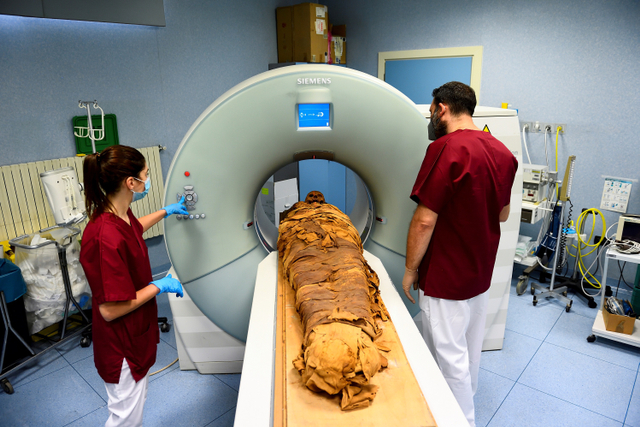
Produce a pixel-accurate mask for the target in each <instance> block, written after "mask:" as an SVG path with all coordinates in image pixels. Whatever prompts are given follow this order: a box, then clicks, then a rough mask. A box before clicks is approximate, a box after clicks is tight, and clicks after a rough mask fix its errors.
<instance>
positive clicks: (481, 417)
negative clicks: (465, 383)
mask: <svg viewBox="0 0 640 427" xmlns="http://www.w3.org/2000/svg"><path fill="white" fill-rule="evenodd" d="M514 384H515V382H514V381H511V380H509V379H507V378H504V377H501V376H500V375H496V374H494V373H492V372H489V371H486V370H484V369H482V368H480V372H479V374H478V390H477V392H476V395H475V397H474V399H473V400H474V404H475V408H476V426H477V427H484V426H486V425H487V423H488V422H489V420H491V418H492V417H493V414H494V413H495V412H496V411H497V410H498V408H499V407H500V405H501V404H502V401H503V400H504V399H505V397H507V395H508V394H509V391H510V390H511V388H513V386H514Z"/></svg>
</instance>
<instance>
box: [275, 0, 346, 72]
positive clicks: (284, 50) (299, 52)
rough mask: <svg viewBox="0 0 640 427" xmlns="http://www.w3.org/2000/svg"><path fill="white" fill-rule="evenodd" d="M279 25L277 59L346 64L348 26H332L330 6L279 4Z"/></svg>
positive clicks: (277, 21)
mask: <svg viewBox="0 0 640 427" xmlns="http://www.w3.org/2000/svg"><path fill="white" fill-rule="evenodd" d="M276 24H277V35H278V62H315V63H328V64H345V63H346V26H345V25H340V26H334V27H331V25H330V24H329V12H328V8H327V6H324V5H321V4H317V3H302V4H298V5H295V6H287V7H279V8H277V9H276ZM333 32H335V37H333Z"/></svg>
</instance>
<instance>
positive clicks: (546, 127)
mask: <svg viewBox="0 0 640 427" xmlns="http://www.w3.org/2000/svg"><path fill="white" fill-rule="evenodd" d="M520 123H521V126H520V127H521V128H522V126H524V124H523V123H530V126H529V132H533V133H544V132H547V133H551V134H554V135H555V134H556V132H557V131H558V128H560V134H564V133H565V132H566V131H567V125H565V124H563V123H548V122H538V121H536V122H520Z"/></svg>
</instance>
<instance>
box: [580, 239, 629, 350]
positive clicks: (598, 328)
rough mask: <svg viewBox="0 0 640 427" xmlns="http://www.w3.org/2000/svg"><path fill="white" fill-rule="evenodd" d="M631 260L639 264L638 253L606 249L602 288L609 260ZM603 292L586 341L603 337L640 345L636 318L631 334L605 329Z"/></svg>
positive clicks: (604, 287)
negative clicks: (590, 332) (590, 333)
mask: <svg viewBox="0 0 640 427" xmlns="http://www.w3.org/2000/svg"><path fill="white" fill-rule="evenodd" d="M610 259H611V260H615V261H624V262H631V263H634V264H640V254H624V253H621V252H618V251H617V250H616V249H615V248H609V249H607V252H606V254H605V257H604V269H603V272H602V289H606V285H607V270H608V268H609V260H610ZM604 294H605V293H604V292H601V297H600V309H599V310H598V314H597V315H596V320H595V321H594V322H593V328H592V329H591V331H592V332H593V334H592V335H590V336H589V337H587V341H589V342H594V341H595V340H596V337H603V338H607V339H610V340H613V341H618V342H621V343H625V344H629V345H633V346H635V347H640V320H638V319H636V321H635V325H634V327H633V333H632V334H631V335H627V334H623V333H621V332H613V331H607V328H606V327H605V324H604V318H603V317H602V310H603V308H604V297H605V295H604Z"/></svg>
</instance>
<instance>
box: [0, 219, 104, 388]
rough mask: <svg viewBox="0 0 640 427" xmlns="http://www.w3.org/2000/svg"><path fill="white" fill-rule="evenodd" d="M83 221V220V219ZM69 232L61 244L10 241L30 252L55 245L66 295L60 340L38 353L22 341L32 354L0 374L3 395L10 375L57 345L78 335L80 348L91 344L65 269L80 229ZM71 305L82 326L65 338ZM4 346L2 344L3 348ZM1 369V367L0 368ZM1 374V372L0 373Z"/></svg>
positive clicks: (88, 324) (88, 325) (87, 323)
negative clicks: (72, 244)
mask: <svg viewBox="0 0 640 427" xmlns="http://www.w3.org/2000/svg"><path fill="white" fill-rule="evenodd" d="M83 219H84V218H83ZM55 228H60V226H58V225H55V226H53V227H49V228H45V229H43V230H40V231H39V233H43V232H47V231H50V230H53V229H55ZM66 228H67V229H68V230H69V231H70V234H68V235H66V236H65V237H64V239H63V241H62V243H60V242H58V241H56V240H45V241H44V242H41V243H39V244H37V245H27V244H24V243H21V242H22V240H24V239H25V238H27V237H29V235H24V236H20V237H16V238H15V239H12V240H11V242H10V243H11V245H13V246H17V247H19V248H23V249H27V250H32V249H40V248H42V247H44V246H49V245H55V246H56V249H57V252H58V259H59V262H60V269H61V271H62V281H63V285H64V290H65V294H66V301H65V305H64V316H63V318H62V320H61V326H60V329H59V330H60V338H59V339H58V340H57V341H55V342H54V343H53V344H52V345H50V346H49V347H47V348H45V349H44V350H42V351H40V352H39V353H35V352H34V351H33V349H32V348H31V347H30V346H29V345H28V344H27V343H25V342H24V341H22V340H21V341H22V344H23V345H24V346H25V347H26V348H27V350H29V352H30V353H31V354H32V356H31V357H29V358H28V359H26V360H25V361H23V362H22V363H20V364H18V365H17V366H14V367H13V368H11V369H9V370H7V372H4V373H0V386H1V387H2V389H3V390H4V391H5V393H7V394H13V391H14V390H13V386H12V385H11V382H9V380H8V379H7V377H8V376H9V375H10V374H12V373H13V372H14V371H16V370H18V369H20V368H21V367H22V366H24V365H26V364H27V363H29V362H30V361H31V360H33V359H35V358H37V357H39V356H41V355H42V354H44V353H46V352H48V351H49V350H52V349H54V348H56V347H58V346H59V345H61V344H63V343H65V342H67V341H69V340H71V339H73V338H75V337H76V336H78V335H80V334H81V335H82V338H81V340H80V345H81V346H82V347H88V346H89V345H90V344H91V321H90V320H89V318H88V317H87V316H86V314H85V313H84V311H83V310H82V307H81V306H80V304H78V302H77V301H76V299H75V297H74V296H73V292H72V290H71V281H70V279H69V271H68V268H67V247H68V246H69V245H71V243H72V241H73V239H74V238H76V236H78V234H80V229H78V228H75V227H72V226H68V227H66ZM71 303H72V304H73V305H74V306H75V308H76V309H77V310H78V313H79V314H80V315H81V316H82V322H81V323H82V324H81V326H79V327H78V328H76V330H74V331H73V333H71V335H68V336H67V337H66V338H65V334H66V332H67V320H68V318H69V305H70V304H71ZM5 325H8V328H9V329H11V321H10V319H9V318H8V317H7V318H6V319H5ZM4 345H6V343H5V344H3V347H4ZM0 369H1V367H0ZM0 372H1V371H0Z"/></svg>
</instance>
